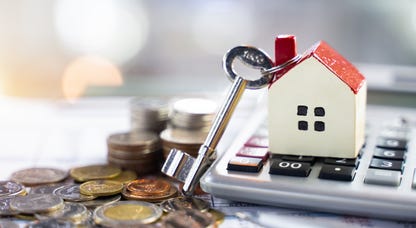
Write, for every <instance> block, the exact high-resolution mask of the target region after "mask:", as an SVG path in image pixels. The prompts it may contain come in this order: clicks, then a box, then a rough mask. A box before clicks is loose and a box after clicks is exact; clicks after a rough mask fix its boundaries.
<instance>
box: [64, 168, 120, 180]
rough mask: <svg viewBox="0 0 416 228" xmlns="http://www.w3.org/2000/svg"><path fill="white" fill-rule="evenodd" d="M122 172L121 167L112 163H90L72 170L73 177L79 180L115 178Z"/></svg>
mask: <svg viewBox="0 0 416 228" xmlns="http://www.w3.org/2000/svg"><path fill="white" fill-rule="evenodd" d="M120 173H121V169H120V168H118V167H116V166H112V165H89V166H83V167H77V168H72V169H71V171H70V175H71V177H72V178H74V179H75V180H76V181H79V182H84V181H89V180H98V179H109V178H114V177H116V176H118V175H120Z"/></svg>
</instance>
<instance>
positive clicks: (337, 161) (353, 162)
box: [324, 158, 359, 167]
mask: <svg viewBox="0 0 416 228" xmlns="http://www.w3.org/2000/svg"><path fill="white" fill-rule="evenodd" d="M324 163H325V164H332V165H345V166H352V167H358V163H359V159H358V158H325V160H324Z"/></svg>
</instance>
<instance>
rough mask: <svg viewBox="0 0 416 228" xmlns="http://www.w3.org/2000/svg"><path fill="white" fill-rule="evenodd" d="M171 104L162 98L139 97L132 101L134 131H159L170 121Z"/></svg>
mask: <svg viewBox="0 0 416 228" xmlns="http://www.w3.org/2000/svg"><path fill="white" fill-rule="evenodd" d="M168 112H169V104H168V102H167V100H165V99H160V98H149V97H137V98H133V99H131V101H130V123H131V129H132V131H153V132H156V133H159V132H160V131H162V130H163V129H164V128H166V124H167V121H168V118H169V117H168Z"/></svg>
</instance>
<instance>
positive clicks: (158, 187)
mask: <svg viewBox="0 0 416 228" xmlns="http://www.w3.org/2000/svg"><path fill="white" fill-rule="evenodd" d="M126 188H127V190H128V191H130V192H134V194H135V195H142V196H152V195H156V196H157V195H163V194H166V193H167V192H168V191H169V190H170V188H171V184H170V183H169V182H167V181H165V180H155V179H138V180H134V181H131V182H129V183H128V184H127V185H126Z"/></svg>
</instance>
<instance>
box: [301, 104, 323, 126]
mask: <svg viewBox="0 0 416 228" xmlns="http://www.w3.org/2000/svg"><path fill="white" fill-rule="evenodd" d="M297 109H298V110H297V111H298V112H297V115H298V116H307V115H308V106H306V105H298V107H297ZM313 110H314V112H313V115H314V117H315V118H322V117H324V116H325V109H324V108H323V107H315V108H314V109H313ZM323 120H324V119H319V120H316V121H314V124H313V129H314V130H315V131H319V132H322V131H325V122H324V121H323ZM308 129H309V127H308V121H306V120H299V121H298V130H300V131H307V130H308Z"/></svg>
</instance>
